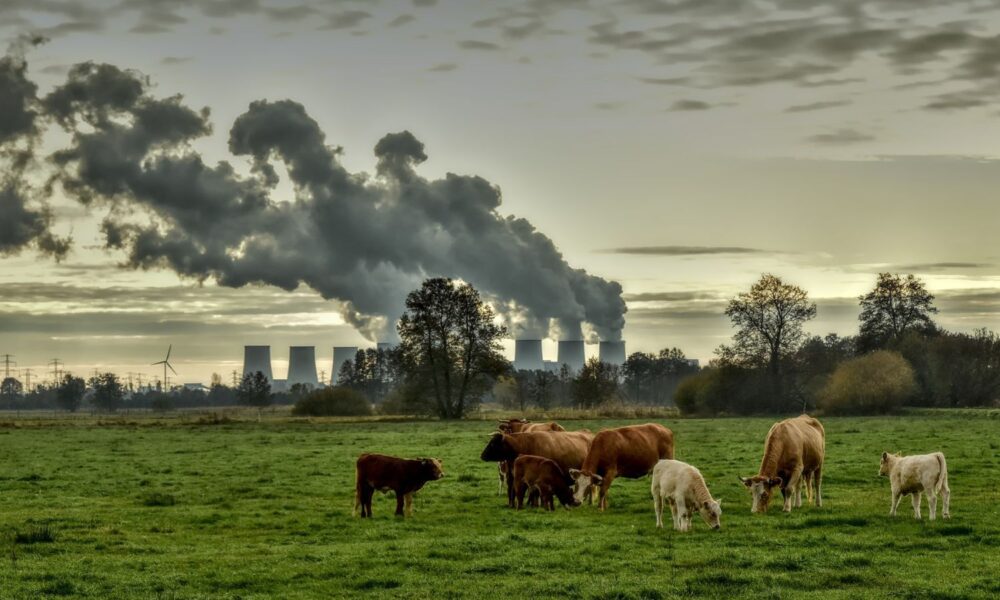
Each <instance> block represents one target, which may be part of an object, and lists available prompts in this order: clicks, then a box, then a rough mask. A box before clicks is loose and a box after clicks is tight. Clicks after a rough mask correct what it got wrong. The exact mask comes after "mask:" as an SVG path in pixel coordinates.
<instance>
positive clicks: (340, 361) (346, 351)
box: [330, 346, 358, 384]
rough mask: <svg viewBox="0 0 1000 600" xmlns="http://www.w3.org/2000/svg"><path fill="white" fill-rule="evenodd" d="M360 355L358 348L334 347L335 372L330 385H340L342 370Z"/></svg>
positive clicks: (332, 374)
mask: <svg viewBox="0 0 1000 600" xmlns="http://www.w3.org/2000/svg"><path fill="white" fill-rule="evenodd" d="M357 353H358V347H357V346H334V347H333V372H332V373H331V375H330V383H331V384H336V383H339V381H338V380H339V379H340V368H341V367H343V366H344V363H345V362H347V361H349V360H354V357H355V355H357Z"/></svg>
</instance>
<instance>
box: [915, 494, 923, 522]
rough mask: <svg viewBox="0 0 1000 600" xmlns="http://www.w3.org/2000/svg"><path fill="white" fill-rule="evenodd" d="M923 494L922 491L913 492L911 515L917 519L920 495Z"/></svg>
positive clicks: (918, 516)
mask: <svg viewBox="0 0 1000 600" xmlns="http://www.w3.org/2000/svg"><path fill="white" fill-rule="evenodd" d="M923 495H924V494H923V492H913V516H914V518H917V519H919V518H920V497H921V496H923Z"/></svg>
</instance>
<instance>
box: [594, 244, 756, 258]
mask: <svg viewBox="0 0 1000 600" xmlns="http://www.w3.org/2000/svg"><path fill="white" fill-rule="evenodd" d="M598 252H601V253H604V254H639V255H647V256H702V255H706V254H769V253H770V252H769V251H767V250H760V249H757V248H743V247H740V246H626V247H622V248H609V249H606V250H598Z"/></svg>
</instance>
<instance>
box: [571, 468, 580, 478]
mask: <svg viewBox="0 0 1000 600" xmlns="http://www.w3.org/2000/svg"><path fill="white" fill-rule="evenodd" d="M569 476H570V477H572V478H573V479H576V478H577V477H579V476H580V469H570V470H569Z"/></svg>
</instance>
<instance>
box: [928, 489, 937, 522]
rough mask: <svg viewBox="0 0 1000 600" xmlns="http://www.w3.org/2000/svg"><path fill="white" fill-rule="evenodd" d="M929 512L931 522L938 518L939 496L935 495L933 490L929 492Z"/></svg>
mask: <svg viewBox="0 0 1000 600" xmlns="http://www.w3.org/2000/svg"><path fill="white" fill-rule="evenodd" d="M927 512H928V518H929V519H930V520H931V521H933V520H934V519H936V518H937V494H935V493H934V490H933V488H932V489H929V490H927Z"/></svg>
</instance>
